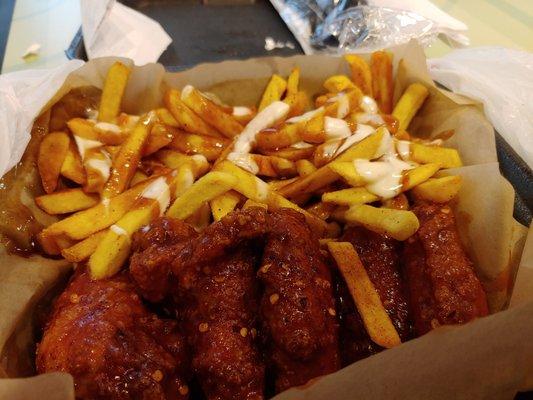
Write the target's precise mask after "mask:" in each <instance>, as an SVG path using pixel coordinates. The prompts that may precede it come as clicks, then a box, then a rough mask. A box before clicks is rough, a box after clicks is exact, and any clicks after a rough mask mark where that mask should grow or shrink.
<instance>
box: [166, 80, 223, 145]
mask: <svg viewBox="0 0 533 400" xmlns="http://www.w3.org/2000/svg"><path fill="white" fill-rule="evenodd" d="M163 101H164V103H165V105H166V107H167V109H168V110H169V111H170V113H171V114H172V116H173V117H174V118H175V119H176V121H177V122H178V124H179V126H180V128H181V129H183V130H185V131H187V132H190V133H195V134H198V135H206V136H214V137H220V136H221V135H220V133H218V131H217V130H216V129H215V128H213V127H212V126H211V125H209V124H208V123H206V122H204V120H203V119H202V118H200V117H199V116H198V115H196V114H195V113H194V112H193V111H192V110H191V109H190V108H189V107H187V106H186V105H185V103H184V102H183V101H181V94H180V92H179V91H178V90H176V89H170V90H168V91H167V93H166V94H165V97H164V98H163Z"/></svg>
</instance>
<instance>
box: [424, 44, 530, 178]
mask: <svg viewBox="0 0 533 400" xmlns="http://www.w3.org/2000/svg"><path fill="white" fill-rule="evenodd" d="M428 67H429V72H430V74H431V77H432V78H433V80H435V81H437V82H439V83H440V84H442V85H444V86H445V87H446V88H448V89H449V90H451V91H453V92H455V93H459V94H463V95H465V96H468V97H470V98H473V99H475V100H478V101H480V102H481V103H482V104H483V106H484V110H485V114H486V116H487V118H488V119H489V121H490V122H491V123H492V125H493V126H494V128H495V129H496V130H497V131H498V132H499V133H500V134H501V135H502V136H503V138H504V139H505V140H506V141H507V143H509V144H510V145H511V146H512V147H513V148H514V150H515V151H516V152H517V153H518V154H519V155H520V156H521V157H522V158H523V159H524V161H525V162H526V163H527V164H528V165H529V167H530V168H533V79H532V77H533V54H532V53H528V52H524V51H518V50H512V49H505V48H501V47H479V48H471V49H461V50H455V51H453V52H451V53H449V54H447V55H445V56H444V57H441V58H436V59H431V60H428Z"/></svg>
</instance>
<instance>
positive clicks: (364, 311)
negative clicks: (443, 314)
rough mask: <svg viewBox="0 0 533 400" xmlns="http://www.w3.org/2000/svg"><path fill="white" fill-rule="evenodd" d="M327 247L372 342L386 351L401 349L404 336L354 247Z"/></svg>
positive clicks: (345, 244)
mask: <svg viewBox="0 0 533 400" xmlns="http://www.w3.org/2000/svg"><path fill="white" fill-rule="evenodd" d="M327 246H328V249H329V251H330V253H331V255H332V256H333V258H334V259H335V262H336V263H337V266H338V267H339V271H340V272H341V274H342V276H343V278H344V280H345V282H346V285H347V286H348V290H349V291H350V294H351V295H352V298H353V300H354V303H355V305H356V307H357V310H358V311H359V314H360V315H361V318H362V319H363V323H364V325H365V328H366V331H367V332H368V336H370V339H371V340H372V341H373V342H374V343H376V344H378V345H379V346H381V347H384V348H386V349H389V348H392V347H395V346H398V345H400V344H401V340H400V336H399V335H398V332H397V331H396V329H395V328H394V325H393V324H392V321H391V319H390V317H389V315H388V314H387V311H386V310H385V307H384V306H383V303H382V301H381V299H380V297H379V294H378V292H377V291H376V288H375V287H374V285H373V283H372V281H371V280H370V278H369V276H368V274H367V272H366V270H365V267H364V266H363V264H362V263H361V259H360V258H359V256H358V254H357V252H356V251H355V249H354V248H353V246H352V244H351V243H348V242H328V244H327Z"/></svg>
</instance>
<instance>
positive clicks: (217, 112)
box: [181, 86, 243, 138]
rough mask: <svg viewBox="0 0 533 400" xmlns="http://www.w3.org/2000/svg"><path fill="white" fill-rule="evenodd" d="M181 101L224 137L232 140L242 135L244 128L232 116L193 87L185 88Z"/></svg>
mask: <svg viewBox="0 0 533 400" xmlns="http://www.w3.org/2000/svg"><path fill="white" fill-rule="evenodd" d="M181 99H182V101H183V102H184V103H185V104H186V105H187V106H188V107H189V108H190V109H191V110H193V111H194V112H195V113H196V114H197V115H199V116H200V117H201V118H202V119H203V120H204V121H205V122H207V123H208V124H209V125H211V126H214V127H215V128H216V129H217V130H218V131H219V132H220V133H222V134H223V135H224V136H226V137H228V138H232V137H234V136H236V135H238V134H239V133H241V131H242V129H243V126H242V125H241V124H240V123H239V122H237V120H235V118H233V116H232V115H230V114H228V113H226V112H224V110H222V108H221V107H220V106H218V105H217V104H215V103H213V102H212V101H211V100H209V99H208V98H206V97H205V96H202V94H201V93H200V92H199V91H198V90H196V89H195V88H193V87H192V86H186V87H185V88H183V90H182V92H181Z"/></svg>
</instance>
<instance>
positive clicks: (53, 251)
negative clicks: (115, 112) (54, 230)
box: [37, 230, 64, 256]
mask: <svg viewBox="0 0 533 400" xmlns="http://www.w3.org/2000/svg"><path fill="white" fill-rule="evenodd" d="M60 236H64V235H51V234H49V233H48V232H45V231H44V230H42V231H41V232H40V233H39V234H38V235H37V242H38V243H39V246H40V247H41V249H42V250H43V251H44V252H45V253H46V254H48V255H51V256H58V255H60V254H61V250H62V247H60V243H62V241H61V240H58V239H59V237H60ZM63 239H64V237H63Z"/></svg>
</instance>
